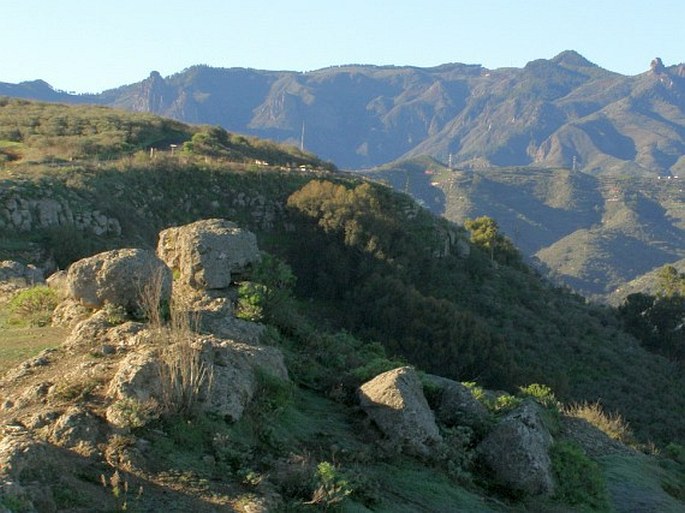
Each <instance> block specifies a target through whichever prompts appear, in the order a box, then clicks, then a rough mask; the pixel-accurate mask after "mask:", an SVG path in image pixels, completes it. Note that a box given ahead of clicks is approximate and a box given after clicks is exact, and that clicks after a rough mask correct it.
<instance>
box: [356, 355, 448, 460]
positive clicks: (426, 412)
mask: <svg viewBox="0 0 685 513" xmlns="http://www.w3.org/2000/svg"><path fill="white" fill-rule="evenodd" d="M359 399H360V405H361V408H362V409H363V410H364V411H365V412H366V413H367V415H369V417H370V418H371V419H372V420H373V421H374V422H375V423H376V425H377V426H378V427H379V428H380V430H381V431H382V432H383V434H385V436H386V437H387V438H388V439H389V440H390V442H391V443H392V444H393V445H394V446H395V447H396V448H398V449H400V450H402V449H405V450H407V451H408V452H409V453H411V454H417V455H420V456H428V455H430V453H431V450H432V448H433V447H434V446H435V445H436V444H438V443H439V442H441V441H442V437H441V436H440V433H439V431H438V426H437V425H436V424H435V417H434V416H433V412H432V411H431V409H430V407H429V406H428V402H427V401H426V398H425V396H424V395H423V387H422V385H421V381H420V380H419V377H418V375H417V374H416V371H415V370H414V369H413V368H412V367H400V368H398V369H394V370H391V371H388V372H384V373H383V374H379V375H378V376H376V377H375V378H373V379H372V380H371V381H367V382H366V383H364V384H363V385H362V386H361V387H360V388H359Z"/></svg>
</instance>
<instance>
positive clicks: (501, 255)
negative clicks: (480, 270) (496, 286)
mask: <svg viewBox="0 0 685 513" xmlns="http://www.w3.org/2000/svg"><path fill="white" fill-rule="evenodd" d="M464 226H465V227H466V229H467V230H468V231H469V232H471V242H473V244H475V245H476V246H478V247H480V248H482V249H484V250H485V251H487V253H488V254H489V255H490V260H491V261H493V262H494V261H495V259H497V260H498V261H499V262H501V263H504V264H513V263H517V262H519V261H520V258H521V257H520V255H519V253H518V251H517V250H516V248H515V247H514V244H513V243H512V242H511V241H510V240H509V239H508V238H507V237H505V236H504V235H502V234H501V233H500V231H499V226H497V221H495V220H494V219H493V218H491V217H488V216H480V217H477V218H475V219H467V220H466V221H464Z"/></svg>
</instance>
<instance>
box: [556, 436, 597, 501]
mask: <svg viewBox="0 0 685 513" xmlns="http://www.w3.org/2000/svg"><path fill="white" fill-rule="evenodd" d="M550 458H551V460H552V470H553V472H554V477H555V486H556V488H555V493H554V497H555V498H556V499H558V500H559V501H561V502H564V503H566V504H570V505H573V506H581V505H582V506H589V507H590V508H591V509H592V510H593V511H610V506H609V498H608V495H607V492H606V484H605V482H604V477H603V475H602V472H601V471H600V468H599V466H598V465H597V464H596V463H595V462H593V461H592V460H590V459H589V458H588V457H587V456H586V455H585V454H584V453H583V451H582V449H581V448H580V447H578V446H576V445H575V444H573V443H571V442H558V443H555V444H554V445H553V446H552V448H551V449H550Z"/></svg>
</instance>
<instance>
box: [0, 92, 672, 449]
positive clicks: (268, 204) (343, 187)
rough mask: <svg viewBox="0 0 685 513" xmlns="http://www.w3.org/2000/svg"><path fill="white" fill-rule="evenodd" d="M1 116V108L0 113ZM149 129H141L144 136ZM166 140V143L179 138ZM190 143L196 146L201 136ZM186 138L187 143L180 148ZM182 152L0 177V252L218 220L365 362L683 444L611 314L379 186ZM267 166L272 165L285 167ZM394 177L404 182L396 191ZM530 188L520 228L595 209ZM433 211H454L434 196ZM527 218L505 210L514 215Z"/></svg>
mask: <svg viewBox="0 0 685 513" xmlns="http://www.w3.org/2000/svg"><path fill="white" fill-rule="evenodd" d="M14 102H19V101H18V100H14ZM11 105H12V101H8V103H7V105H6V106H5V108H7V107H8V106H11ZM14 105H15V106H16V105H19V108H17V113H18V116H19V119H22V120H24V118H22V117H21V116H22V115H23V114H24V113H26V112H29V111H31V110H33V111H35V112H40V107H41V106H40V105H34V104H30V105H26V104H21V103H20V102H19V103H15V104H14ZM43 109H44V112H49V113H50V115H49V116H47V117H48V118H49V119H55V118H58V117H60V118H62V119H63V120H64V121H65V122H66V125H67V126H71V125H73V124H74V122H75V121H76V120H78V119H79V118H80V117H81V116H83V115H84V113H86V112H90V116H89V117H92V118H94V119H99V118H101V116H102V113H103V112H106V113H107V114H108V116H106V117H105V119H108V120H109V124H110V125H118V126H127V124H128V123H130V122H131V120H136V121H137V122H142V121H141V119H142V118H141V116H140V115H131V114H126V113H123V112H120V111H108V110H106V109H102V108H89V107H67V106H54V105H44V106H43ZM53 109H59V110H58V111H55V110H53ZM89 109H90V111H89ZM56 114H59V115H58V116H56ZM31 119H33V118H32V117H31V116H29V117H27V118H25V121H26V122H30V121H31ZM162 121H163V120H159V119H157V118H152V119H151V120H150V121H149V122H150V123H152V126H151V127H150V128H152V127H154V126H156V125H155V123H158V124H159V123H162ZM19 124H20V126H23V125H22V124H21V123H19ZM29 124H30V123H29ZM144 126H147V125H144ZM175 127H176V129H177V130H178V132H177V133H186V131H187V132H188V133H190V132H192V131H193V130H195V129H192V128H191V127H186V126H183V125H175ZM143 133H147V131H145V130H143ZM198 133H200V134H204V137H205V139H206V137H208V136H209V135H210V134H211V133H214V132H211V131H210V132H202V131H200V132H198ZM219 134H221V132H219ZM196 135H197V134H196ZM69 137H71V136H70V135H62V136H56V135H50V136H47V135H45V134H40V133H38V134H34V137H33V138H31V139H30V142H31V144H32V145H34V146H35V147H42V146H44V145H45V144H46V142H45V141H46V140H50V141H51V144H52V146H53V147H55V148H61V145H60V144H57V142H56V141H55V139H57V140H59V139H60V138H69ZM226 137H227V136H226ZM197 139H198V138H195V136H193V137H192V138H191V142H193V141H194V142H195V143H197V142H198V140H197ZM199 139H202V138H199ZM255 147H256V148H260V147H261V145H260V142H259V141H252V143H251V144H250V145H247V148H248V149H250V148H255ZM268 147H269V146H267V148H268ZM193 148H195V150H193V151H189V152H186V151H178V152H177V153H174V154H172V153H171V152H169V151H167V152H164V153H163V154H157V155H155V154H153V155H150V153H149V152H147V151H142V152H140V151H136V150H137V147H136V146H135V145H133V146H132V147H129V149H126V147H124V148H121V149H120V153H113V154H112V155H113V156H112V157H111V158H110V159H107V160H103V159H101V158H100V157H99V155H98V154H94V155H91V156H88V155H85V156H80V157H79V156H76V157H74V159H73V160H72V161H71V162H69V161H67V162H59V161H58V159H57V157H59V156H60V154H59V153H58V154H56V155H55V156H53V157H51V158H49V159H46V160H45V161H28V160H27V161H24V160H15V161H7V162H4V163H0V166H1V168H0V169H1V170H0V173H2V175H1V176H2V188H0V205H4V208H3V209H2V210H0V221H1V222H2V223H1V225H0V229H2V235H3V236H2V237H1V238H0V242H1V243H2V245H3V247H1V248H0V249H2V250H3V253H4V254H5V255H8V256H10V255H11V254H12V251H14V253H15V254H17V255H20V254H22V252H24V250H28V249H30V248H31V247H36V246H37V247H38V248H42V250H43V255H45V253H46V252H47V253H52V255H53V256H54V257H55V258H58V257H59V258H58V261H59V263H60V266H61V267H65V266H66V265H68V264H69V263H71V262H72V261H74V260H75V259H77V258H81V257H83V256H86V255H88V254H92V253H94V252H96V251H99V250H102V249H109V248H113V247H122V246H131V245H133V246H137V247H141V246H142V247H153V246H155V238H156V235H157V233H158V232H159V230H160V229H162V228H165V227H168V226H173V225H178V224H183V223H188V222H191V221H194V220H197V219H201V218H206V217H225V218H229V219H231V220H234V221H236V222H239V223H240V224H241V225H242V226H245V227H246V228H248V229H250V230H252V231H254V232H255V233H256V234H257V236H258V239H259V241H260V246H261V247H262V248H263V249H265V250H267V251H269V252H272V253H274V254H275V255H277V256H279V257H280V258H282V259H283V260H284V261H286V262H287V263H288V264H289V265H290V266H291V267H292V269H293V271H294V273H295V275H296V277H297V285H296V288H295V293H296V295H297V298H298V299H299V300H300V301H301V303H302V305H305V306H306V310H307V316H310V318H311V319H313V320H315V322H316V323H319V324H320V326H321V327H322V328H326V329H328V328H330V329H334V330H344V331H346V332H348V333H351V334H353V335H354V336H355V337H359V339H360V340H362V341H364V343H365V344H371V345H370V347H373V344H372V342H373V341H376V342H379V343H381V344H382V345H383V346H384V347H385V348H386V350H387V351H388V354H389V355H390V356H392V357H397V358H403V359H406V360H408V361H410V362H412V363H414V364H416V365H418V366H419V367H421V368H423V369H424V370H426V371H429V372H434V373H438V374H442V375H445V376H448V377H452V378H457V379H459V380H472V379H478V380H479V381H481V382H483V383H484V384H486V385H488V386H491V387H493V388H497V389H502V388H504V389H510V390H516V388H517V387H518V386H521V385H527V384H530V383H532V382H542V383H546V384H548V385H550V386H551V387H552V388H553V389H554V391H555V392H556V393H557V394H558V397H560V398H561V399H562V400H564V401H581V400H589V401H595V400H598V399H600V398H601V399H602V404H603V405H604V406H605V407H606V408H607V409H608V410H610V411H619V412H621V414H622V415H623V416H624V417H625V418H626V419H628V420H629V421H630V422H631V425H632V426H633V428H634V429H635V431H636V432H637V434H638V435H639V436H641V437H643V439H648V438H649V439H653V440H659V441H662V442H664V443H667V442H668V441H671V440H676V441H682V440H683V439H685V433H684V432H683V426H682V423H680V420H679V419H680V418H681V417H680V415H675V416H674V412H680V411H682V409H683V407H684V405H683V401H685V397H683V396H682V394H680V393H679V391H680V390H681V388H682V384H681V383H680V382H681V380H682V376H681V375H678V374H677V373H673V372H671V370H672V366H673V364H672V363H671V362H668V361H666V360H665V359H664V358H661V357H659V356H656V355H652V354H650V353H649V352H647V351H646V350H644V349H643V348H641V347H640V346H639V344H638V342H637V341H636V340H635V339H633V338H632V337H630V336H628V335H627V334H626V333H624V332H622V331H621V329H620V326H619V322H618V319H617V317H616V316H615V315H614V313H613V312H612V311H610V310H608V309H606V308H602V307H598V306H594V305H591V304H587V303H586V302H585V300H584V299H583V298H580V297H578V296H576V295H573V294H571V293H569V292H568V291H566V290H564V289H557V288H555V287H553V286H552V285H550V284H549V283H547V282H545V281H542V280H541V279H540V278H539V277H538V276H537V275H536V274H535V273H533V272H531V271H530V270H529V269H528V268H526V267H525V266H523V265H522V264H521V263H520V262H517V261H516V260H515V259H512V262H511V263H510V264H498V265H493V263H492V262H491V259H490V257H489V255H486V254H484V253H483V252H481V251H480V250H479V249H478V248H477V247H472V246H470V245H469V244H468V242H467V240H466V239H467V234H466V233H465V231H464V230H463V228H460V227H459V226H457V225H454V224H452V223H449V222H448V221H446V220H444V219H441V218H439V217H437V216H434V215H431V214H430V213H429V212H428V211H427V210H425V209H422V208H420V207H419V206H418V205H417V204H416V203H415V202H413V201H412V200H411V199H410V198H409V197H407V196H405V195H401V194H397V193H394V192H393V191H392V190H390V189H389V188H387V187H383V186H380V185H378V184H375V183H371V182H368V181H365V180H362V179H361V178H360V177H358V176H354V175H348V174H340V173H336V172H332V171H326V170H324V169H321V170H314V169H311V167H313V165H315V163H316V162H317V161H316V159H314V158H313V157H312V158H311V159H310V160H309V161H308V162H309V163H310V165H309V166H305V167H309V169H300V168H299V167H296V168H287V167H284V166H281V165H277V166H274V165H261V166H258V165H255V164H250V165H246V164H245V155H242V156H241V155H238V157H239V158H238V161H235V160H232V158H233V155H235V154H234V153H230V152H227V153H218V156H216V157H213V156H210V155H208V154H205V153H202V151H201V150H202V149H203V147H202V146H200V145H197V146H196V145H195V144H194V145H193ZM205 148H208V149H209V150H212V151H213V150H214V149H215V148H214V147H213V146H208V147H205ZM272 151H276V149H272ZM281 151H282V152H283V153H282V154H281V155H282V158H283V159H291V158H293V157H292V153H288V152H287V151H286V150H285V149H282V150H281ZM291 151H292V149H291ZM426 163H429V164H436V163H435V162H433V161H418V162H416V163H415V166H414V167H413V168H412V169H413V171H414V172H416V173H420V177H421V179H422V180H429V183H430V181H438V182H439V181H440V180H442V177H443V175H444V174H446V173H447V177H448V178H452V175H451V173H452V171H450V170H448V169H445V168H440V167H439V166H438V165H434V166H432V168H431V172H432V173H433V174H428V175H427V174H425V171H424V168H423V165H425V164H426ZM410 171H411V170H410ZM410 171H408V172H407V174H406V176H407V177H409V179H410V180H411V177H412V176H413V175H411V172H410ZM543 173H544V171H540V172H539V175H538V180H528V181H527V182H524V183H525V184H526V187H525V188H524V189H522V190H525V189H526V188H527V189H528V190H529V197H530V198H537V201H536V205H537V208H538V210H539V212H534V213H531V214H530V219H531V220H535V219H536V218H535V217H533V214H535V215H537V216H538V218H540V217H545V216H547V215H549V212H557V211H558V212H559V213H558V214H557V215H559V217H560V218H561V219H563V220H564V222H565V223H566V225H567V227H568V228H567V229H568V230H569V231H570V230H572V229H577V228H576V226H577V225H574V224H573V223H574V220H573V218H572V214H569V217H568V218H567V217H564V216H565V215H566V214H565V213H564V212H565V210H564V209H571V208H575V207H577V206H582V205H591V204H593V202H594V199H595V197H596V196H594V194H596V192H593V191H592V190H590V191H585V190H584V189H583V186H584V184H585V183H586V181H587V182H588V183H594V181H595V180H594V179H592V178H591V177H587V176H586V175H581V176H580V177H578V178H577V179H576V177H574V176H571V175H570V174H569V173H568V171H559V177H561V178H562V179H564V180H566V181H567V183H568V184H569V185H568V187H567V189H566V190H563V191H562V190H558V189H557V188H555V187H551V186H549V185H550V183H547V186H545V181H544V180H541V179H540V178H541V177H542V176H543ZM509 174H510V175H511V179H515V178H516V177H519V178H520V179H525V178H526V175H523V177H522V178H521V175H519V174H517V173H516V172H515V170H513V171H512V170H509ZM459 176H460V175H454V178H459ZM493 176H494V175H493ZM479 177H480V181H481V183H484V184H485V185H483V188H484V190H485V191H486V193H488V194H489V193H490V191H491V190H492V187H493V184H494V187H495V189H494V190H495V191H497V189H496V187H499V186H500V185H499V182H497V181H496V180H494V179H492V180H491V179H489V178H487V177H481V175H480V174H477V173H475V174H473V176H472V177H466V176H461V179H463V180H466V182H465V183H466V184H468V183H473V182H474V181H475V180H476V178H479ZM424 183H425V182H424ZM454 183H455V184H456V185H455V187H457V188H458V187H466V186H467V185H463V184H462V185H460V182H459V180H457V179H455V180H454ZM552 183H555V182H552ZM476 185H477V184H476ZM506 185H507V184H506V182H505V181H502V186H506ZM468 186H470V187H471V186H473V185H468ZM430 187H431V189H428V190H432V188H433V186H432V185H431V186H430ZM453 192H454V191H453ZM445 198H447V199H449V198H454V195H453V194H452V195H451V194H450V193H449V185H447V189H446V190H445ZM525 203H527V200H525V201H524V200H517V202H514V203H512V204H511V205H512V208H513V207H516V208H521V204H525ZM457 205H458V203H457ZM503 205H505V206H506V204H503ZM635 210H636V211H637V212H639V213H640V215H641V216H643V217H645V218H647V217H648V215H652V214H653V212H652V211H651V210H650V209H649V208H645V207H644V206H643V205H642V203H641V202H640V201H638V202H637V206H636V207H635ZM643 210H645V211H646V212H643ZM600 213H601V212H600ZM657 214H658V212H657ZM597 215H598V214H597V213H595V212H594V211H593V212H589V213H587V214H586V217H587V218H586V219H585V220H583V219H582V217H581V219H580V220H579V221H578V225H581V226H582V225H583V223H584V224H585V225H587V224H592V223H596V222H597ZM530 226H531V227H534V226H535V223H534V222H532V221H531V222H530ZM531 231H532V228H531ZM540 233H541V235H539V236H537V235H536V237H537V239H536V238H535V237H531V241H532V242H531V244H533V243H536V242H535V241H536V240H538V241H540V240H544V236H545V234H544V232H540ZM537 243H539V242H537ZM32 245H33V246H32ZM34 253H35V252H34ZM5 258H7V257H5ZM37 263H41V262H37ZM53 265H54V263H53ZM297 319H298V317H297V316H294V317H292V316H287V317H286V318H284V319H281V320H280V322H281V323H282V324H283V325H285V327H284V328H283V329H285V330H286V331H287V333H289V334H290V335H292V336H298V337H302V338H303V340H304V341H306V342H307V343H312V344H314V343H318V342H317V341H318V340H319V338H318V336H317V335H316V333H317V331H316V330H314V331H312V332H308V331H307V332H304V333H301V332H298V330H296V329H295V328H296V327H297V326H296V325H297V322H296V321H297ZM293 323H295V325H293ZM362 363H364V362H359V364H360V365H361V364H362ZM368 363H369V365H372V364H373V365H377V364H378V363H377V362H368ZM312 372H313V373H314V374H316V373H315V370H314V369H312ZM330 379H337V378H336V377H335V376H331V375H318V376H313V377H312V383H310V385H311V386H318V385H317V383H319V382H320V381H323V382H326V383H329V381H330ZM338 384H339V383H338ZM329 385H330V386H335V384H332V383H329ZM670 391H673V393H671V392H670Z"/></svg>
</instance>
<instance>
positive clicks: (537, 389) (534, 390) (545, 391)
mask: <svg viewBox="0 0 685 513" xmlns="http://www.w3.org/2000/svg"><path fill="white" fill-rule="evenodd" d="M519 390H520V391H521V395H523V396H527V397H532V398H533V399H535V400H536V401H537V402H538V403H540V404H541V405H542V406H544V407H545V408H548V409H550V410H556V411H558V410H559V406H560V404H559V401H557V398H556V397H555V396H554V392H552V389H551V388H549V387H548V386H547V385H541V384H539V383H532V384H530V385H528V386H527V387H520V388H519Z"/></svg>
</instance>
